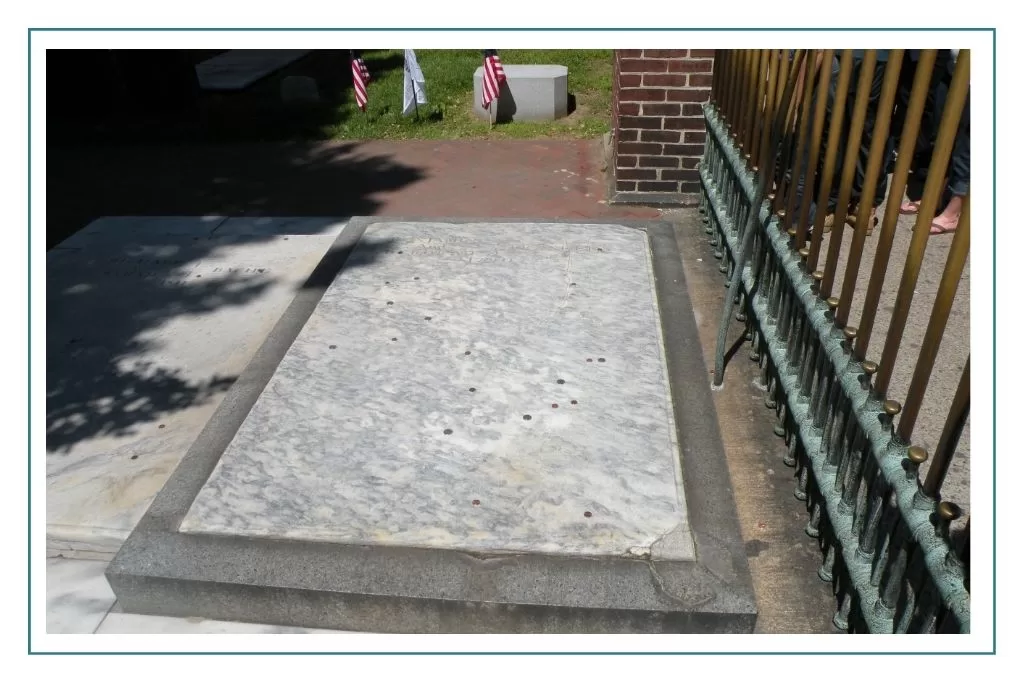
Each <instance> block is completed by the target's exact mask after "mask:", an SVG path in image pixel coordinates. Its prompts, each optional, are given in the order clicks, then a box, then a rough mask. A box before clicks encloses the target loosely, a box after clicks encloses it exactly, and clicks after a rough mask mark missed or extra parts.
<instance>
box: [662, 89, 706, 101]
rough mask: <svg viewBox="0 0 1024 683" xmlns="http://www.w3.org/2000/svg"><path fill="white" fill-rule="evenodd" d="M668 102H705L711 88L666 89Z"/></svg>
mask: <svg viewBox="0 0 1024 683" xmlns="http://www.w3.org/2000/svg"><path fill="white" fill-rule="evenodd" d="M665 96H666V98H667V99H668V101H669V102H702V103H703V102H707V101H708V99H709V98H710V97H711V89H710V88H706V89H693V90H690V89H687V90H666V91H665Z"/></svg>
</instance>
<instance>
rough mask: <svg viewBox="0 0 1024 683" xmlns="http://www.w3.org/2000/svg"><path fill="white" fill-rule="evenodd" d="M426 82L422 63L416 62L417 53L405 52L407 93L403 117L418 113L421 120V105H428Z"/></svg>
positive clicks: (417, 115) (403, 104)
mask: <svg viewBox="0 0 1024 683" xmlns="http://www.w3.org/2000/svg"><path fill="white" fill-rule="evenodd" d="M426 85H427V84H426V81H425V80H424V79H423V72H422V71H421V70H420V63H419V62H418V61H416V52H415V51H413V50H406V51H405V93H404V101H403V102H402V115H403V116H408V115H409V114H410V113H411V112H416V117H417V118H419V105H421V104H426V103H427V90H426Z"/></svg>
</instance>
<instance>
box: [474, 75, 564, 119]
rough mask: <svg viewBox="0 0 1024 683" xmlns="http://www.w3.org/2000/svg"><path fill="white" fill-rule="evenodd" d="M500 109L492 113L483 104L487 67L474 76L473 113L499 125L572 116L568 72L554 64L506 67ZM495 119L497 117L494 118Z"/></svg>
mask: <svg viewBox="0 0 1024 683" xmlns="http://www.w3.org/2000/svg"><path fill="white" fill-rule="evenodd" d="M504 71H505V78H506V82H505V84H504V85H502V88H501V93H500V97H499V98H498V103H497V107H496V108H495V105H494V104H492V105H491V107H492V110H493V111H491V112H488V111H487V110H486V109H484V107H483V104H482V101H483V100H482V97H481V95H482V94H483V74H484V68H483V67H482V66H481V67H477V70H476V72H475V73H474V74H473V112H474V113H475V114H476V115H477V116H479V117H481V118H488V117H491V118H493V119H494V120H495V121H497V122H498V123H504V122H508V121H554V120H555V119H560V118H563V117H565V116H566V115H567V114H568V113H569V69H568V68H567V67H564V66H557V65H553V64H506V65H504ZM495 117H496V118H495Z"/></svg>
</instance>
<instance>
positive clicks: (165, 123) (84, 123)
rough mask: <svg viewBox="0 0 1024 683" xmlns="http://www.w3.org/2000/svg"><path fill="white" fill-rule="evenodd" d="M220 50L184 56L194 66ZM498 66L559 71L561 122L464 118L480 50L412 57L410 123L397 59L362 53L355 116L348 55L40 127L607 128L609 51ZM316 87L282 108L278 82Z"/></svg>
mask: <svg viewBox="0 0 1024 683" xmlns="http://www.w3.org/2000/svg"><path fill="white" fill-rule="evenodd" d="M218 52H221V50H195V51H190V53H189V55H188V56H189V59H190V60H191V61H192V63H194V64H197V63H199V62H201V61H203V60H205V59H208V58H209V57H211V56H212V55H214V54H216V53H218ZM498 54H499V55H500V56H501V59H502V62H503V63H504V64H560V65H562V66H566V67H568V69H569V96H570V97H569V100H570V101H569V104H570V114H569V116H567V117H565V118H563V119H560V120H558V121H551V122H539V123H525V122H524V123H518V122H516V123H504V124H497V125H495V126H494V128H493V129H491V128H490V127H489V125H488V122H487V120H486V119H479V118H477V117H476V115H474V114H473V73H474V72H475V71H476V69H477V67H479V66H481V65H482V64H483V54H482V51H481V50H417V52H416V57H417V59H418V61H419V64H420V68H421V69H422V71H423V76H424V79H425V81H426V91H427V104H426V105H424V106H421V107H420V111H419V120H418V121H417V120H416V119H415V118H414V117H413V116H412V115H410V116H402V97H403V77H404V73H405V72H404V50H366V51H364V52H363V59H364V61H365V62H366V65H367V67H368V68H369V70H370V73H371V75H372V80H371V82H370V84H369V88H368V91H369V92H368V97H369V103H368V106H367V111H366V113H365V114H364V113H363V112H362V111H360V110H359V108H358V107H356V105H355V98H354V96H353V91H352V75H351V68H350V65H349V52H348V50H341V49H339V50H314V51H312V52H311V53H310V54H309V55H307V56H306V57H304V58H302V59H300V60H298V61H296V62H294V63H292V64H290V65H288V66H287V67H285V68H284V69H281V70H280V71H278V72H276V73H274V74H272V75H270V76H268V77H267V78H265V79H263V80H261V81H259V82H257V83H255V84H253V85H252V86H250V87H249V88H247V89H246V90H244V91H242V92H225V93H209V92H204V93H202V94H201V96H200V98H199V101H198V103H197V104H196V106H195V107H194V108H193V109H191V110H190V111H189V112H186V113H173V112H172V113H167V114H166V115H159V114H157V115H154V114H143V113H140V112H136V111H134V110H132V109H131V107H130V103H129V106H124V107H119V108H118V114H117V118H116V120H107V121H92V120H86V118H87V117H84V116H79V115H78V112H81V111H82V110H81V109H78V110H69V111H67V112H65V113H66V114H70V116H64V117H63V118H62V119H61V121H60V122H59V124H58V122H54V123H53V125H52V126H49V127H48V132H47V135H48V138H50V139H52V141H54V142H57V141H61V142H65V143H67V144H95V143H100V144H153V143H164V144H167V143H192V142H204V143H222V142H223V143H227V142H263V141H281V140H332V139H333V140H370V139H378V140H380V139H389V140H403V139H455V138H498V139H500V138H593V137H597V136H599V135H602V134H603V133H605V132H606V131H607V130H608V129H609V128H610V126H611V99H612V51H611V50H499V51H498ZM288 76H310V77H312V78H314V79H316V82H317V86H318V89H319V92H320V97H321V101H320V102H317V103H315V104H294V103H293V104H285V103H283V102H282V101H281V97H280V87H281V81H282V80H283V79H284V78H287V77H288Z"/></svg>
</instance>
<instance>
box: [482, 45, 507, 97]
mask: <svg viewBox="0 0 1024 683" xmlns="http://www.w3.org/2000/svg"><path fill="white" fill-rule="evenodd" d="M483 80H484V82H483V97H482V98H481V99H482V102H481V103H482V104H483V105H484V109H486V110H488V111H490V110H491V102H493V101H494V100H496V99H498V95H499V94H500V93H501V84H502V83H504V82H505V70H504V69H503V68H502V66H501V58H500V57H498V51H497V50H484V79H483Z"/></svg>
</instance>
